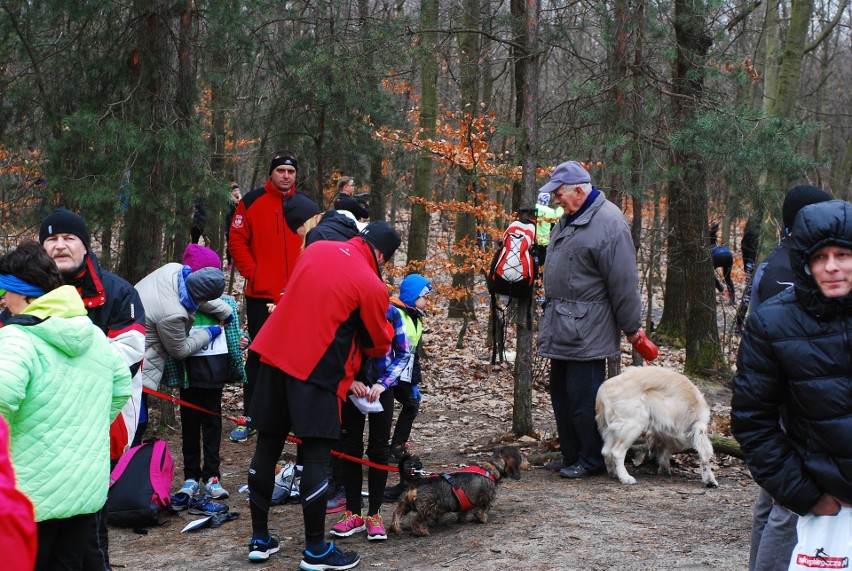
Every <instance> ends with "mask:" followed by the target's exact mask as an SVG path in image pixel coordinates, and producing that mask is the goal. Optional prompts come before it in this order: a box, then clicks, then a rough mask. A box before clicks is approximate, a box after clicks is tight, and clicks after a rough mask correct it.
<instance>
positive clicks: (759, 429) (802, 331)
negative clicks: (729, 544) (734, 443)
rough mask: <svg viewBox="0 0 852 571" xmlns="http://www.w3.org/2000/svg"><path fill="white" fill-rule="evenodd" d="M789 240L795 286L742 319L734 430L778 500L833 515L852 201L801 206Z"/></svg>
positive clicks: (846, 410)
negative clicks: (742, 333) (747, 317)
mask: <svg viewBox="0 0 852 571" xmlns="http://www.w3.org/2000/svg"><path fill="white" fill-rule="evenodd" d="M790 240H791V243H790V246H789V252H790V262H791V268H792V271H793V276H794V278H793V283H794V287H793V288H789V289H787V290H785V291H784V292H782V293H781V294H779V295H777V296H775V297H773V298H772V299H769V300H767V301H766V302H765V303H763V304H762V305H761V306H760V307H759V308H758V309H757V310H756V311H755V312H754V313H753V314H752V316H751V317H750V318H749V320H748V323H747V326H746V334H745V336H744V337H743V342H742V345H741V346H740V352H739V356H738V358H737V374H736V375H735V376H734V379H733V385H734V386H733V389H734V391H733V398H732V402H731V432H732V433H733V435H734V437H735V438H736V439H737V440H738V441H739V442H740V444H741V445H742V448H743V451H744V452H745V455H746V462H747V464H748V467H749V470H751V473H752V475H753V476H754V479H755V480H756V481H757V483H758V484H760V485H761V487H763V488H764V489H765V490H766V491H768V492H769V493H770V494H771V495H772V497H773V498H774V499H775V501H776V502H777V503H778V504H780V505H782V506H784V507H786V508H788V509H790V510H792V511H794V512H796V513H798V514H800V515H804V514H807V513H813V514H816V515H832V514H835V513H837V512H838V511H839V509H840V506H841V505H850V504H852V438H850V434H852V293H850V292H852V204H849V203H847V202H844V201H841V200H832V201H828V202H821V203H819V204H813V205H811V206H807V207H805V208H803V209H802V210H801V211H800V213H799V214H798V216H797V217H796V219H795V223H794V226H793V232H792V236H791V238H790ZM782 425H783V427H782ZM795 544H796V537H795V535H793V537H791V538H789V545H786V546H784V549H782V550H780V551H785V552H786V554H790V553H791V552H792V549H793V547H794V546H795Z"/></svg>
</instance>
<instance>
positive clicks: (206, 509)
mask: <svg viewBox="0 0 852 571" xmlns="http://www.w3.org/2000/svg"><path fill="white" fill-rule="evenodd" d="M228 509H229V508H228V506H226V505H225V504H217V503H214V502H211V501H210V497H209V496H201V497H200V498H190V499H189V513H191V514H193V515H216V514H223V513H227V511H228Z"/></svg>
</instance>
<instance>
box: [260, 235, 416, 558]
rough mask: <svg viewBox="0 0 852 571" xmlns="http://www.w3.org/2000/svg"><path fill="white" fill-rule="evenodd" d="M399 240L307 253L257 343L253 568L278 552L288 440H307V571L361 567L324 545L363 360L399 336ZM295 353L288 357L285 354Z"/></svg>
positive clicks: (369, 238)
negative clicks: (279, 482) (337, 463)
mask: <svg viewBox="0 0 852 571" xmlns="http://www.w3.org/2000/svg"><path fill="white" fill-rule="evenodd" d="M400 241H401V239H400V236H399V234H398V233H397V232H396V231H395V230H394V229H393V228H391V227H390V225H388V224H387V222H383V221H378V222H371V223H370V224H368V225H367V227H366V228H364V230H363V231H362V232H361V234H360V235H358V236H356V237H354V238H352V239H350V240H348V241H347V242H331V241H320V242H316V243H314V244H312V245H311V247H310V248H308V249H306V250H305V252H304V254H302V258H301V260H300V262H299V266H298V267H297V268H296V271H295V272H294V273H293V276H292V279H291V280H290V283H289V285H288V286H287V289H286V291H285V292H284V295H283V296H281V299H280V301H279V302H278V304H277V305H276V306H275V311H273V312H272V315H271V316H270V317H269V321H268V322H267V324H266V326H265V327H264V328H263V329H262V330H261V331H260V333H259V334H258V336H257V338H256V339H255V340H254V342H253V343H252V345H251V348H252V349H253V350H254V351H256V352H257V353H258V354H259V355H260V357H261V364H260V370H259V372H258V377H257V386H256V388H255V398H254V400H253V401H252V407H251V409H249V413H250V414H251V417H252V422H253V423H254V426H255V427H256V428H257V431H258V432H257V447H256V449H255V452H254V457H253V458H252V461H251V466H250V468H249V476H248V483H249V490H250V500H251V503H250V504H249V507H250V509H251V523H252V539H251V542H250V543H249V560H250V561H263V560H265V559H267V558H268V557H269V555H270V554H271V553H275V552H276V551H278V540H277V539H276V538H274V537H272V536H271V535H270V534H269V529H268V526H267V522H268V519H269V506H270V502H271V498H272V490H273V487H274V477H275V463H276V462H277V461H278V458H280V456H281V451H282V449H283V447H284V443H285V442H286V440H287V434H288V433H289V432H290V430H291V429H292V431H293V433H294V434H295V435H296V437H298V438H299V439H301V445H300V447H299V452H300V454H301V460H302V464H303V466H304V467H303V470H302V480H301V484H300V491H301V501H302V513H303V516H304V521H305V551H304V554H303V560H302V565H301V568H302V569H349V568H351V567H354V566H355V565H357V564H358V562H359V561H360V556H359V555H358V554H357V553H355V552H342V551H340V550H339V549H337V548H336V547H335V546H334V544H333V543H332V544H330V545H329V544H328V543H326V541H325V507H326V496H327V494H328V492H329V483H328V474H327V468H328V465H329V461H330V459H331V448H332V446H333V445H334V444H335V443H336V441H337V440H338V439H339V438H340V436H341V428H340V411H341V405H342V400H343V399H344V398H346V393H347V392H348V391H349V388H350V387H351V386H352V382H353V380H354V377H355V372H356V371H357V370H358V369H359V367H360V365H361V359H362V354H365V355H367V356H368V357H383V356H384V355H385V354H387V352H388V351H389V350H390V344H391V338H392V337H393V331H392V329H391V327H390V324H389V323H388V320H387V319H386V318H385V313H386V312H387V309H388V305H389V298H388V293H387V288H386V287H385V284H384V282H382V279H381V275H380V268H381V267H382V265H384V263H385V262H386V261H387V260H390V259H391V258H392V257H393V254H394V252H395V251H396V249H397V248H398V247H399V244H400ZM282 347H286V348H287V350H286V351H282V350H281V348H282Z"/></svg>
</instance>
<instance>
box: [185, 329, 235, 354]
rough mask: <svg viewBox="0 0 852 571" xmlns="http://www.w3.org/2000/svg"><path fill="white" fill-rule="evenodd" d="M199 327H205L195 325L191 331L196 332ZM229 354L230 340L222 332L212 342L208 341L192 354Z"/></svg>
mask: <svg viewBox="0 0 852 571" xmlns="http://www.w3.org/2000/svg"><path fill="white" fill-rule="evenodd" d="M199 329H204V327H202V326H200V325H195V326H193V327H192V330H191V331H190V333H191V334H193V333H195V332H196V331H198V330H199ZM227 354H228V340H227V339H225V333H224V332H222V333H220V334H219V335H217V336H216V339H214V340H213V342H212V343H208V344H207V345H205V346H204V347H202V348H201V349H199V350H198V351H196V352H195V353H194V354H193V355H192V356H193V357H210V356H212V355H227Z"/></svg>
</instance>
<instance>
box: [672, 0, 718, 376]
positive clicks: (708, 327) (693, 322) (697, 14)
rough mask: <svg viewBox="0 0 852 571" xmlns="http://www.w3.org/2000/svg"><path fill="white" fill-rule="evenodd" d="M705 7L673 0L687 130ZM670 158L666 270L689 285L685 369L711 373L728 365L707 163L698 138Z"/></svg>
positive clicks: (698, 91) (680, 101)
mask: <svg viewBox="0 0 852 571" xmlns="http://www.w3.org/2000/svg"><path fill="white" fill-rule="evenodd" d="M705 10H706V8H705V7H704V5H703V3H702V2H701V1H700V0H675V7H674V29H675V38H676V42H677V54H676V56H675V64H674V67H673V77H672V84H673V90H674V93H675V94H677V95H680V96H682V97H673V98H672V105H673V109H674V125H675V129H683V130H684V131H687V132H688V129H690V127H691V125H692V124H693V123H694V122H695V121H696V114H697V110H698V104H699V103H700V101H701V99H702V98H703V95H704V65H705V60H706V57H707V52H708V50H709V49H710V46H711V45H712V39H711V38H710V36H709V35H708V34H707V29H706V23H705ZM671 157H672V158H671V176H670V179H669V212H670V216H671V218H672V234H671V236H670V237H669V253H670V256H671V259H670V260H669V267H668V270H669V272H670V273H674V274H675V275H677V276H678V277H679V278H680V279H683V282H684V283H683V286H685V287H684V290H685V295H684V298H683V301H685V302H686V304H685V307H682V308H681V309H683V310H685V315H684V316H683V318H684V321H683V323H682V325H683V333H684V338H685V340H686V360H685V362H684V371H685V372H686V374H695V375H699V376H707V375H710V374H712V373H714V372H717V371H718V370H719V368H720V367H725V366H726V365H725V360H724V355H723V354H722V349H721V346H720V344H719V336H718V330H717V326H716V304H715V292H714V287H713V275H712V271H713V264H712V262H711V260H710V255H709V251H708V250H707V247H706V233H707V222H708V221H707V206H708V200H707V182H706V173H705V170H704V169H705V166H704V164H705V163H704V161H703V160H702V157H701V156H700V154H699V153H698V149H697V141H695V142H684V141H680V142H679V143H677V144H675V145H674V146H673V148H672V153H671ZM675 264H676V265H675ZM673 266H674V267H673ZM686 276H688V279H687V278H686ZM667 286H668V283H667ZM670 293H671V294H672V295H674V294H675V292H670V290H668V288H667V289H666V302H665V303H666V308H667V309H668V304H669V294H670ZM679 301H680V300H679Z"/></svg>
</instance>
